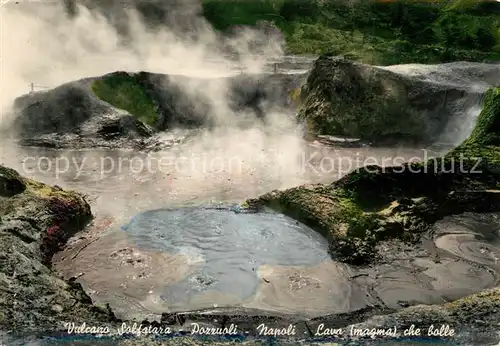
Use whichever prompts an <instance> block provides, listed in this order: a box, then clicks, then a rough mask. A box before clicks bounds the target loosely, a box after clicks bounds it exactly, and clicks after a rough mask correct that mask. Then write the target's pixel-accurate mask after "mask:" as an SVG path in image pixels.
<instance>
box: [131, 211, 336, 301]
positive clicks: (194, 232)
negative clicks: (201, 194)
mask: <svg viewBox="0 0 500 346" xmlns="http://www.w3.org/2000/svg"><path fill="white" fill-rule="evenodd" d="M123 229H124V230H125V231H126V232H127V233H128V234H129V235H130V236H131V238H132V241H133V242H134V243H135V244H136V245H137V247H138V248H139V249H144V250H146V251H166V252H168V253H172V254H179V255H183V256H188V257H189V258H190V259H191V260H192V261H193V262H199V263H200V264H199V266H198V267H197V269H196V270H195V272H194V273H193V274H191V275H189V276H188V277H187V278H185V279H184V280H182V281H181V282H178V283H176V284H174V285H170V286H168V287H166V288H165V290H164V293H163V294H162V296H161V299H163V300H164V301H166V302H167V303H168V305H169V306H170V307H171V310H172V309H173V310H182V309H183V308H184V307H185V306H190V305H192V304H190V301H191V300H192V298H193V296H194V295H197V294H201V293H207V292H217V293H218V294H228V295H231V296H238V297H240V299H242V300H246V299H248V298H250V297H251V296H252V295H253V294H255V291H256V289H257V286H258V285H259V284H260V282H261V281H262V279H261V278H259V277H258V274H257V271H258V269H259V267H260V266H261V265H264V264H267V265H286V266H312V265H316V264H318V263H320V262H321V261H325V260H328V259H329V255H328V244H327V242H326V240H325V239H324V238H323V237H321V236H320V235H319V234H317V233H316V232H314V231H313V230H311V229H309V228H307V227H305V226H303V225H301V224H299V223H297V222H296V221H294V220H292V219H290V218H288V217H285V216H283V215H280V214H274V213H259V214H237V213H234V212H232V211H229V210H222V209H208V208H198V207H195V208H184V209H174V210H155V211H149V212H145V213H142V214H139V215H137V216H135V217H134V218H133V220H132V221H131V222H130V223H128V224H127V225H125V226H124V227H123Z"/></svg>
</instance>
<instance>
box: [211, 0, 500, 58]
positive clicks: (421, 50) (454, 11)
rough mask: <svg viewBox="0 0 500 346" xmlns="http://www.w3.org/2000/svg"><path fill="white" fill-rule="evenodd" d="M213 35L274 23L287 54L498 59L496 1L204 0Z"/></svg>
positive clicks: (499, 39)
mask: <svg viewBox="0 0 500 346" xmlns="http://www.w3.org/2000/svg"><path fill="white" fill-rule="evenodd" d="M203 13H204V16H205V18H207V20H208V21H209V22H211V23H212V25H213V26H214V27H215V28H216V29H218V30H222V31H224V30H227V29H229V28H230V27H232V26H235V25H255V24H256V23H257V22H259V21H262V20H266V21H271V22H273V23H274V24H275V25H276V26H277V27H278V28H279V29H280V30H281V31H282V32H283V33H284V35H285V40H286V49H287V50H288V52H289V53H293V54H318V55H319V54H323V53H327V52H328V53H332V54H335V55H344V56H346V57H349V58H351V59H353V60H358V61H361V62H365V63H370V64H379V65H389V64H396V63H409V62H416V63H438V62H447V61H457V60H467V61H490V60H491V61H498V60H500V3H499V2H496V1H484V0H481V1H480V0H453V1H451V0H443V1H439V2H438V1H436V2H431V1H425V2H424V1H412V0H396V1H391V2H383V1H374V0H363V1H357V2H356V1H355V2H354V3H353V1H347V0H337V1H321V0H311V1H303V0H203Z"/></svg>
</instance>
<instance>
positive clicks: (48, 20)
mask: <svg viewBox="0 0 500 346" xmlns="http://www.w3.org/2000/svg"><path fill="white" fill-rule="evenodd" d="M103 3H104V5H102V4H103ZM163 3H166V5H165V6H166V7H167V8H166V9H165V11H164V12H163V17H162V18H160V19H159V20H160V21H163V22H164V24H165V23H166V25H153V24H151V23H150V21H147V22H146V21H144V20H143V18H142V17H141V14H140V13H139V12H138V11H137V10H136V9H135V8H134V6H135V5H137V3H135V2H127V1H123V0H122V1H106V2H99V4H101V5H97V4H96V2H90V1H88V2H86V3H85V1H84V0H82V1H81V2H79V3H75V2H68V1H66V2H64V3H62V2H57V3H56V2H50V1H49V2H44V3H42V2H33V1H31V2H23V1H22V0H20V3H19V4H16V3H13V2H11V3H6V4H4V5H3V6H1V7H0V23H1V24H0V25H1V27H0V32H1V67H2V75H1V78H0V83H1V84H0V85H1V90H2V92H1V93H0V107H1V110H2V118H1V124H0V125H3V127H4V128H8V126H9V114H11V113H12V112H11V108H10V107H11V105H12V102H13V100H14V99H15V98H16V97H18V96H20V95H22V94H26V93H27V92H28V91H29V88H30V83H34V85H35V90H36V89H37V86H42V87H49V88H52V87H56V86H59V85H61V84H63V83H66V82H70V81H73V80H77V79H81V78H85V77H93V76H99V75H103V74H106V73H110V72H114V71H119V70H122V71H127V72H139V71H148V72H154V73H164V74H170V75H184V76H193V77H198V78H214V77H222V76H229V75H235V74H239V73H240V70H241V69H242V70H245V71H247V72H250V73H260V72H262V71H263V68H264V64H265V63H266V60H267V59H268V57H276V56H281V55H282V54H283V50H282V42H281V41H280V40H279V38H275V37H269V36H267V35H264V34H263V33H262V32H261V31H258V30H251V29H239V30H238V31H236V32H235V33H234V35H232V36H231V37H230V38H227V37H226V38H222V37H221V36H220V35H219V34H218V33H216V32H215V31H214V30H213V29H212V28H211V26H210V25H209V23H207V22H206V21H205V20H204V19H203V18H202V17H201V16H200V15H199V13H200V5H199V3H198V2H193V1H185V0H182V1H177V2H176V1H170V2H163ZM132 5H134V6H132ZM143 5H144V4H143ZM146 5H147V4H146ZM228 53H231V55H232V58H229V57H228ZM234 56H236V57H237V58H238V59H237V61H236V62H235V60H234ZM235 66H239V69H235V68H234V67H235ZM181 80H185V79H179V83H180V81H181ZM224 80H225V79H224V78H221V79H220V82H218V83H217V87H212V88H208V89H201V90H200V88H199V87H198V86H197V85H190V84H184V85H181V86H182V88H183V89H184V90H185V92H186V93H188V94H189V95H192V96H193V97H194V98H195V97H200V93H201V97H202V98H204V99H208V100H210V101H211V102H210V103H211V104H212V105H217V106H216V107H215V108H214V109H211V110H209V111H210V112H211V113H213V115H214V116H215V117H216V119H217V120H218V121H219V124H220V125H221V126H219V129H217V130H215V131H213V132H206V133H203V134H201V135H199V136H198V137H197V138H196V139H195V140H194V142H192V143H191V144H190V145H188V146H187V147H185V148H184V149H183V153H180V155H185V156H188V155H190V154H192V153H195V154H196V155H207V156H212V157H215V156H217V157H222V158H225V159H228V160H229V159H230V158H235V157H238V158H241V161H243V162H247V163H248V162H257V161H256V158H258V157H261V156H262V155H263V153H266V152H268V151H270V150H272V151H273V152H274V153H279V155H278V156H275V157H274V158H271V159H268V160H267V162H266V163H265V164H261V165H258V164H257V166H254V167H250V168H249V170H251V171H252V173H248V171H242V170H238V171H237V172H234V171H233V172H226V173H225V174H226V175H227V176H221V173H220V172H218V173H216V174H217V177H216V178H217V179H216V180H217V181H218V182H220V184H226V185H227V184H228V181H230V180H231V181H234V182H235V183H236V182H239V184H243V186H244V185H245V181H248V179H246V178H245V177H242V176H241V175H246V174H252V175H253V176H254V178H252V179H253V180H255V179H257V181H256V184H257V185H258V184H259V181H258V180H259V179H267V180H268V181H269V179H270V178H269V177H273V178H272V180H273V181H274V180H275V179H279V181H280V183H278V184H276V183H272V184H271V185H272V187H273V188H282V187H290V186H293V185H296V184H297V183H298V181H297V180H296V179H297V175H298V174H300V171H301V170H302V167H301V166H300V165H299V158H298V157H299V156H300V155H301V154H302V153H303V149H304V142H303V140H302V135H301V133H300V130H299V129H297V126H296V124H295V122H294V120H293V117H290V116H289V114H284V113H282V112H279V111H276V110H275V109H273V110H272V111H271V109H269V111H268V112H267V114H266V119H267V120H266V122H265V124H264V123H262V122H261V121H259V120H254V122H255V123H254V124H253V126H250V127H248V126H247V127H246V128H245V129H236V128H234V127H232V126H229V125H230V124H231V123H232V121H234V119H235V114H233V113H232V111H231V110H230V108H229V106H228V105H229V101H230V100H228V99H227V98H228V96H227V95H228V93H227V90H228V85H225V84H226V82H224ZM4 148H5V147H4ZM186 154H188V155H186ZM270 160H271V161H270ZM208 174H210V173H208ZM206 175H207V172H192V174H190V175H189V179H187V178H188V177H187V174H185V176H181V177H178V179H177V180H175V181H171V182H170V184H171V185H170V188H173V189H174V190H176V191H179V190H183V188H188V187H187V186H185V185H189V189H190V191H191V190H193V189H198V188H199V189H203V188H204V186H206V185H207V184H208V185H210V184H213V183H214V182H215V180H214V181H210V180H211V179H210V178H209V179H207V177H206ZM235 175H238V176H239V177H238V176H235ZM255 176H256V177H257V178H255ZM302 178H304V177H302ZM300 180H301V181H303V179H300ZM158 184H159V183H158V182H156V183H155V184H153V185H154V186H152V187H151V189H152V191H151V193H152V194H154V193H157V191H158ZM176 184H177V185H176ZM59 185H62V186H64V185H65V184H64V183H59ZM181 185H182V186H181ZM172 186H173V187H172ZM226 187H227V186H226ZM153 188H154V189H153ZM224 188H225V187H224V186H222V185H221V187H220V189H224ZM141 189H146V187H141ZM145 191H146V190H145ZM256 193H257V192H256V191H255V192H252V191H247V192H246V193H245V194H246V195H247V196H250V195H255V194H256ZM239 195H242V194H241V193H240V194H239ZM166 198H168V197H167V196H166Z"/></svg>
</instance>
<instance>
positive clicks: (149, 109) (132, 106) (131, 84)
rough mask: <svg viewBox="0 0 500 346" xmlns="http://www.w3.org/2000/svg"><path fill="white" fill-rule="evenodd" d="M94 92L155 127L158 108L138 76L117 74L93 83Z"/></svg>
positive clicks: (102, 98) (123, 73)
mask: <svg viewBox="0 0 500 346" xmlns="http://www.w3.org/2000/svg"><path fill="white" fill-rule="evenodd" d="M92 91H93V92H94V93H95V94H96V95H97V96H98V97H99V98H100V99H101V100H103V101H106V102H108V103H109V104H111V105H113V106H114V107H116V108H120V109H123V110H126V111H127V112H129V113H130V114H131V115H133V116H135V117H136V118H137V119H138V120H140V121H142V122H143V123H145V124H147V125H150V126H153V127H154V126H155V125H156V122H157V120H158V114H157V111H156V106H155V105H154V103H153V101H152V100H151V98H150V97H149V95H148V93H147V91H146V90H145V88H144V86H143V85H142V83H141V81H140V79H139V78H138V77H137V76H136V75H131V74H128V73H125V72H116V73H112V74H109V75H106V76H103V77H101V78H99V79H97V80H96V81H94V82H93V83H92Z"/></svg>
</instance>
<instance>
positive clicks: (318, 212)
mask: <svg viewBox="0 0 500 346" xmlns="http://www.w3.org/2000/svg"><path fill="white" fill-rule="evenodd" d="M499 111H500V92H499V90H498V89H492V90H490V91H489V92H488V94H487V96H486V99H485V106H484V109H483V112H482V114H481V116H480V118H479V121H478V125H477V127H476V129H475V131H474V133H473V134H472V135H471V136H470V138H469V139H468V140H467V141H466V142H465V143H464V144H463V145H461V146H460V147H458V148H457V149H455V150H454V151H452V152H451V153H450V154H449V155H447V156H446V157H445V158H444V161H445V162H447V163H452V158H456V157H458V156H459V155H460V153H462V154H463V153H469V154H472V153H474V155H475V156H476V157H479V156H480V157H482V158H484V162H482V164H481V165H480V168H481V169H482V170H483V173H480V174H472V173H470V174H465V173H464V174H461V173H460V172H459V173H445V172H442V171H441V172H437V173H436V172H434V171H433V170H430V172H429V173H422V174H417V175H415V173H412V174H413V175H408V174H402V173H396V172H394V168H393V169H391V170H389V171H388V172H381V171H380V170H379V171H373V172H371V173H370V172H361V173H360V172H358V173H353V174H350V175H348V176H346V177H345V178H343V179H341V180H340V181H338V182H335V183H333V184H331V185H327V186H312V187H298V188H294V189H290V190H286V191H282V192H277V191H275V192H272V193H270V194H267V195H264V196H262V197H260V198H258V199H256V200H250V201H248V205H249V206H250V207H253V208H258V207H261V206H270V207H273V208H276V209H279V210H280V211H283V212H284V213H286V214H289V215H292V216H294V217H296V218H297V219H299V220H301V221H303V222H304V223H306V224H309V225H311V226H314V227H315V228H316V229H318V231H320V232H322V233H323V234H325V235H326V236H327V237H328V238H329V239H330V240H331V241H332V246H331V252H332V255H334V256H335V257H336V258H337V259H343V260H344V261H346V262H351V263H357V264H359V265H369V264H370V262H374V261H377V258H378V257H379V256H377V252H376V251H375V249H376V247H375V245H377V243H378V242H381V241H384V240H387V239H391V238H393V239H394V238H397V239H400V240H403V241H407V242H412V241H418V238H419V234H421V233H422V232H423V231H425V230H428V229H429V227H430V226H431V225H432V224H433V223H434V222H435V221H436V220H438V219H440V218H442V217H443V216H445V215H449V214H456V213H460V212H463V211H474V212H486V211H498V210H499V209H500V203H499V202H500V200H499V196H500V195H499V194H498V193H497V192H496V188H497V185H498V175H499V174H500V171H499V170H498V167H499V166H498V164H499V162H500V161H499V160H498V147H497V145H498V143H499V142H498V138H497V136H498V119H500V112H499ZM471 164H472V162H471V161H470V160H469V161H466V163H465V166H466V167H470V165H471ZM420 167H423V165H421V166H420ZM414 168H416V167H414ZM0 178H1V182H2V184H1V185H0V186H1V187H2V189H1V190H0V191H1V197H0V202H1V204H0V206H1V226H0V230H1V233H0V234H1V235H2V237H3V241H2V247H3V255H2V266H1V277H2V289H1V295H2V296H1V300H0V303H1V306H2V319H1V320H0V323H1V325H2V329H3V330H4V331H9V334H8V335H5V336H4V338H5V340H6V341H9V342H10V341H12V339H11V338H12V337H15V336H17V337H21V336H22V334H24V335H25V336H26V334H29V335H30V336H33V335H34V334H35V333H41V334H43V333H52V335H53V336H59V337H64V335H65V333H67V332H68V327H67V326H65V325H64V323H65V322H67V321H73V322H75V323H76V325H78V324H79V323H83V322H86V323H87V326H100V327H101V328H104V327H105V326H107V327H108V328H109V329H110V333H109V334H112V333H114V334H115V336H114V337H112V338H111V339H100V341H99V342H105V344H116V345H133V344H152V345H154V344H159V343H160V342H163V344H165V343H166V344H187V345H189V344H200V343H212V344H222V343H226V342H228V340H227V339H226V341H224V340H218V341H217V340H213V339H212V340H207V339H204V340H203V339H202V340H193V339H192V336H189V334H190V333H191V332H193V328H194V325H193V324H192V323H198V324H199V325H200V326H206V327H214V328H217V327H218V328H223V327H227V328H229V327H230V325H231V323H232V324H234V325H238V330H239V331H240V332H241V334H239V336H236V335H235V336H234V337H235V338H236V339H238V338H239V339H241V338H244V339H246V340H247V341H245V342H246V343H247V344H262V343H263V342H264V343H268V342H270V341H269V339H267V338H264V339H263V340H260V341H259V340H254V341H252V337H257V338H258V337H261V336H262V335H259V329H258V325H259V324H262V323H264V324H266V325H267V327H268V328H271V327H279V328H284V329H285V330H286V329H287V328H290V330H289V332H285V334H286V333H288V335H284V336H281V339H280V340H282V342H283V343H284V344H286V343H287V342H288V343H290V344H292V343H295V344H296V343H297V342H299V340H304V339H306V340H309V341H314V340H317V341H318V340H319V341H325V335H318V334H317V333H318V328H320V327H319V325H320V324H321V323H324V324H325V328H335V329H342V330H341V331H340V330H338V331H337V332H336V333H337V334H338V335H337V336H336V340H337V341H341V340H342V339H347V338H349V340H352V339H353V338H354V339H366V342H367V343H369V342H374V341H373V339H372V338H371V337H370V336H366V335H365V338H364V337H362V336H360V335H354V336H353V335H349V333H352V332H351V327H353V328H361V329H363V330H364V329H370V328H378V329H380V328H394V327H396V328H397V330H399V332H403V333H404V328H410V327H411V325H412V324H415V325H418V328H421V329H422V331H423V332H422V333H423V335H426V333H428V331H429V328H431V325H433V327H432V328H434V329H436V328H437V329H440V328H442V329H440V330H441V331H440V332H439V335H440V336H441V337H444V338H445V339H448V340H453V342H456V344H470V343H472V344H490V343H491V344H493V343H494V342H496V340H495V338H496V335H495V332H494V331H495V330H496V329H498V325H499V323H500V315H499V312H500V299H499V297H500V291H499V290H498V288H494V289H491V290H488V291H485V292H481V293H479V294H474V295H472V296H469V297H466V298H462V299H459V300H457V301H454V302H451V303H446V304H444V305H440V306H438V305H435V306H413V307H408V308H405V309H402V310H400V311H397V312H395V311H383V310H380V309H376V308H375V309H368V310H364V311H358V312H355V313H351V314H348V315H333V316H324V317H321V318H316V319H310V320H304V319H301V318H293V317H287V316H266V315H263V314H262V312H259V311H249V310H239V311H236V310H233V311H231V310H219V311H212V312H204V313H200V312H198V313H184V314H164V315H163V316H162V319H161V321H160V322H153V323H152V324H151V323H149V325H151V326H156V327H157V328H160V327H162V328H164V331H165V330H168V329H166V328H170V331H171V334H169V335H173V334H174V333H175V332H177V333H180V334H178V335H181V336H179V338H176V339H170V338H169V339H163V340H160V341H159V340H157V339H156V340H155V339H149V338H140V339H123V338H120V337H118V336H116V332H115V331H116V330H117V328H120V326H121V325H122V323H123V321H117V320H116V318H115V317H114V316H113V314H112V312H111V311H110V310H109V308H100V307H95V306H92V302H91V301H90V299H89V298H88V296H86V294H85V293H84V292H83V291H82V289H81V287H79V286H78V285H76V284H74V283H72V282H71V281H72V280H70V282H64V281H62V280H60V279H59V278H58V276H57V274H56V273H54V272H53V271H52V270H51V269H50V258H51V256H52V255H53V253H54V252H55V251H57V250H58V249H59V248H60V247H61V246H62V245H63V244H64V242H65V240H66V239H67V238H68V237H69V236H71V235H72V234H74V233H75V232H77V231H78V230H79V229H81V228H82V227H83V226H84V225H85V223H86V222H87V221H88V220H89V218H90V217H91V214H90V209H89V207H88V204H87V203H86V202H85V200H84V198H83V197H82V196H80V195H78V194H76V193H73V192H65V191H61V190H60V189H59V188H58V187H50V186H47V185H44V184H41V183H37V182H34V181H30V180H28V179H25V178H23V177H21V176H19V175H18V174H17V173H16V172H15V171H12V170H10V169H8V168H5V167H2V168H1V175H0ZM416 182H418V183H419V184H416ZM361 197H362V198H361ZM334 244H336V245H334ZM339 245H340V246H339ZM125 323H128V324H129V325H131V323H132V321H126V322H125ZM147 325H148V323H144V326H147ZM256 325H257V328H256ZM290 325H292V326H291V327H289V326H290ZM451 329H453V333H452V332H451ZM158 330H159V329H158ZM292 330H294V331H295V333H293V332H292ZM129 332H131V333H133V331H129ZM341 332H342V333H341ZM54 333H55V334H54ZM367 333H368V334H369V332H367ZM19 334H20V335H19ZM183 334H188V335H186V336H184V337H183V336H182V335H183ZM340 334H341V335H340ZM431 334H432V333H431ZM451 334H453V335H451ZM66 335H67V334H66ZM268 336H269V335H268ZM403 336H404V335H402V337H403ZM380 338H383V337H380V336H379V337H378V339H380ZM385 338H387V337H385ZM64 340H65V339H64V338H63V339H62V340H60V341H59V342H65V341H64ZM66 340H67V339H66ZM266 340H267V341H266ZM286 340H288V341H286ZM14 342H15V341H12V344H14ZM66 342H73V341H66ZM86 342H87V343H88V342H92V343H93V344H96V342H97V341H95V340H93V341H89V340H87V341H85V340H83V341H81V344H85V343H86ZM9 344H10V343H9Z"/></svg>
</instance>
